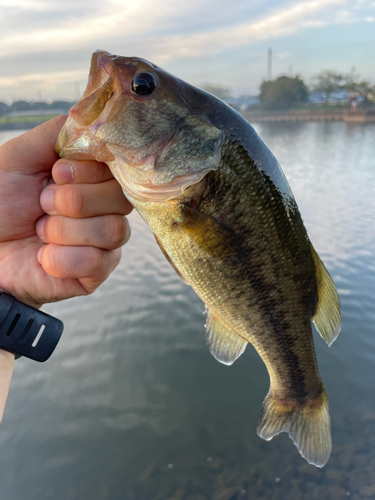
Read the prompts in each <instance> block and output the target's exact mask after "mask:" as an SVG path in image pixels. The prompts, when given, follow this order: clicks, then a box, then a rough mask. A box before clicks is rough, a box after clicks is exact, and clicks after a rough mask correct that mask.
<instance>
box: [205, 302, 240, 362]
mask: <svg viewBox="0 0 375 500" xmlns="http://www.w3.org/2000/svg"><path fill="white" fill-rule="evenodd" d="M206 344H207V345H208V347H209V349H210V351H211V354H212V355H213V356H214V358H216V359H217V360H218V361H220V363H224V364H225V365H231V364H232V363H234V362H235V361H236V359H237V358H238V357H239V356H241V354H242V353H243V352H244V350H245V348H246V345H247V340H245V339H244V338H242V337H240V336H239V335H238V334H237V333H236V332H235V331H233V330H232V329H231V328H230V327H229V326H228V325H227V324H226V323H225V322H224V321H223V320H222V319H221V318H220V316H218V315H215V314H214V313H213V312H212V311H211V310H210V309H208V308H207V323H206Z"/></svg>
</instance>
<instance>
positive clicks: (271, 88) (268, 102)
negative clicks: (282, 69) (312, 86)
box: [259, 76, 309, 109]
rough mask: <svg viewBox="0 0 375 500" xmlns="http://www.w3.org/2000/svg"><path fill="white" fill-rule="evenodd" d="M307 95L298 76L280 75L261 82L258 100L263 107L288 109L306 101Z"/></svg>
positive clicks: (305, 88) (304, 86)
mask: <svg viewBox="0 0 375 500" xmlns="http://www.w3.org/2000/svg"><path fill="white" fill-rule="evenodd" d="M308 96H309V93H308V90H307V87H306V85H305V83H304V81H303V80H302V79H301V78H300V77H299V76H295V77H294V78H291V77H289V76H280V77H279V78H276V80H265V81H263V82H262V84H261V86H260V95H259V100H260V102H261V105H262V107H263V108H265V109H288V108H292V107H294V106H298V105H299V104H302V103H304V102H306V101H307V99H308Z"/></svg>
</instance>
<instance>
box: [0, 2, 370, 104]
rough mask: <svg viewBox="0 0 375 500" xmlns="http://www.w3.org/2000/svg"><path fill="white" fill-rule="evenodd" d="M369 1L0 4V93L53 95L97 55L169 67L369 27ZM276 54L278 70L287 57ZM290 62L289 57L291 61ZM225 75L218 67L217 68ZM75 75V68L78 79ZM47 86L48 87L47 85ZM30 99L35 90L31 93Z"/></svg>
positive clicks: (82, 73)
mask: <svg viewBox="0 0 375 500" xmlns="http://www.w3.org/2000/svg"><path fill="white" fill-rule="evenodd" d="M373 3H374V1H373V0H297V1H296V0H294V1H293V0H278V1H277V2H276V1H275V0H254V1H252V2H248V0H238V1H237V2H235V3H234V4H233V5H230V6H228V2H227V0H208V1H207V2H202V1H201V0H190V1H189V2H186V1H185V2H176V0H138V1H137V2H130V1H124V0H81V1H80V2H77V1H76V0H65V1H64V3H63V4H62V3H61V2H57V1H56V0H48V1H47V0H0V4H1V5H2V15H3V20H2V25H1V28H0V30H1V45H0V57H1V58H2V65H1V67H0V78H1V79H0V85H1V88H2V93H3V95H4V94H8V95H10V94H11V93H12V87H13V86H14V87H15V88H20V89H21V88H22V85H24V88H25V89H27V85H26V84H27V81H28V79H29V81H30V85H31V87H30V88H32V89H35V88H44V87H48V88H52V82H57V81H59V82H60V83H59V85H60V88H62V84H63V83H64V82H70V84H71V82H72V81H73V79H75V80H81V79H84V78H86V75H87V71H88V64H89V56H90V54H91V53H92V52H93V51H94V50H96V49H98V48H101V49H104V50H108V51H111V52H114V53H120V54H123V55H139V56H142V57H145V58H146V59H150V60H152V61H153V62H155V63H157V64H161V65H166V64H167V66H169V67H171V65H172V63H173V64H175V65H176V64H177V63H179V61H187V60H189V59H190V60H191V61H197V62H198V61H200V63H199V64H202V61H203V59H204V58H207V57H208V58H210V60H213V59H214V58H217V57H221V56H223V58H225V57H227V56H228V55H229V54H232V55H233V53H234V51H236V52H240V51H241V50H243V51H245V50H247V51H248V54H247V60H249V58H251V54H250V55H249V47H251V46H256V45H257V44H258V45H259V44H261V43H262V42H265V41H266V42H267V43H268V41H269V42H270V43H272V40H280V39H281V38H282V37H288V36H292V35H297V34H298V35H299V34H301V33H302V32H304V31H306V30H308V29H317V28H323V27H326V26H332V25H340V24H342V25H345V24H354V23H361V22H362V23H366V24H368V23H373V22H375V18H374V16H373V11H372V10H371V9H372V4H373ZM288 48H289V47H286V50H280V51H279V52H275V60H276V59H278V60H279V61H280V62H281V61H283V59H287V58H288V57H291V55H292V54H291V52H290V50H288ZM293 57H294V55H293ZM223 67H224V66H223ZM78 68H82V69H81V71H78ZM46 80H48V82H46ZM33 92H34V90H33Z"/></svg>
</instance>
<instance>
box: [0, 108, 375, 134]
mask: <svg viewBox="0 0 375 500" xmlns="http://www.w3.org/2000/svg"><path fill="white" fill-rule="evenodd" d="M240 114H241V115H242V116H243V117H244V118H245V119H246V120H247V121H248V122H250V123H251V122H283V121H288V122H296V121H344V122H347V123H375V110H360V111H350V110H347V109H345V110H341V109H333V110H332V111H330V110H320V111H319V110H316V111H310V110H309V111H304V110H299V109H292V110H286V111H242V112H240ZM49 119H50V117H48V120H49ZM45 121H47V120H43V121H39V120H38V121H29V120H27V121H23V122H10V121H9V122H6V123H0V131H6V130H30V129H32V128H35V127H37V126H38V125H41V124H42V123H45Z"/></svg>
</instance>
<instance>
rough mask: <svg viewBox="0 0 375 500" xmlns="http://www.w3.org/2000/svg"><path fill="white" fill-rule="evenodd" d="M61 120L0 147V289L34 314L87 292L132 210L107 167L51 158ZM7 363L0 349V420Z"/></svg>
mask: <svg viewBox="0 0 375 500" xmlns="http://www.w3.org/2000/svg"><path fill="white" fill-rule="evenodd" d="M65 118H66V117H59V118H56V119H54V120H51V121H49V122H47V123H45V124H43V125H40V126H39V127H37V128H35V129H33V130H31V131H29V132H27V133H26V134H23V135H22V136H19V137H17V138H15V139H13V140H11V141H9V142H7V143H6V144H4V145H3V146H1V147H0V288H3V289H4V290H5V291H6V292H8V293H10V294H11V295H13V296H15V297H16V298H17V299H18V300H20V301H21V302H24V303H27V304H29V305H31V306H33V307H37V308H38V307H40V306H41V305H42V304H44V303H46V302H54V301H58V300H63V299H67V298H71V297H75V296H78V295H87V294H90V293H92V292H93V291H94V290H95V289H96V288H97V287H98V286H99V285H100V284H101V283H102V282H103V281H104V280H105V279H106V278H107V277H108V276H109V274H110V273H111V272H112V270H113V269H114V268H115V267H116V266H117V264H118V263H119V261H120V258H121V248H120V247H121V246H122V245H123V244H124V243H125V242H126V241H127V239H128V238H129V236H130V229H129V225H128V222H127V220H126V219H125V218H124V217H123V216H124V215H127V214H128V213H129V212H130V211H131V210H132V206H131V205H130V203H129V202H128V201H127V200H126V198H125V197H124V195H123V193H122V191H121V188H120V186H119V185H118V183H117V182H116V181H115V180H114V179H113V177H112V174H111V173H110V171H109V169H108V167H107V166H106V165H105V164H103V163H98V162H95V161H80V162H78V161H75V162H74V161H69V162H67V160H63V159H61V160H58V157H57V155H56V153H55V149H54V148H55V143H56V139H57V136H58V133H59V131H60V129H61V127H62V125H63V123H64V121H65ZM56 160H58V161H57V162H56ZM66 166H67V167H66ZM52 177H53V180H54V181H55V183H56V184H51V182H52ZM46 214H47V215H46ZM44 243H45V245H44ZM13 358H14V356H13V355H12V354H9V353H6V352H5V351H0V419H1V415H2V408H3V404H5V398H6V393H7V390H3V388H2V386H1V384H2V381H3V380H8V379H9V382H10V377H9V376H8V375H9V369H10V368H9V367H10V365H12V362H13ZM1 363H3V364H1ZM10 373H11V369H10ZM4 384H5V385H6V383H5V382H4ZM4 384H3V385H4ZM8 385H9V384H8ZM4 394H5V395H4Z"/></svg>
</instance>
